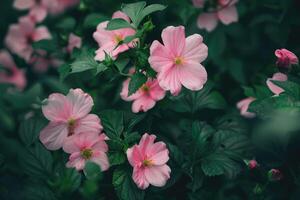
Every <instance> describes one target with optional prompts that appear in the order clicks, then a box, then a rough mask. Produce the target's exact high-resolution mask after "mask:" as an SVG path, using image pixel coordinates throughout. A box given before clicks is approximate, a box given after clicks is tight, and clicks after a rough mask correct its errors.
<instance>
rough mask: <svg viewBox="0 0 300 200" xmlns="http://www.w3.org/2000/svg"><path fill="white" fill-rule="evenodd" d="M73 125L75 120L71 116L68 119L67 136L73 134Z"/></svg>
mask: <svg viewBox="0 0 300 200" xmlns="http://www.w3.org/2000/svg"><path fill="white" fill-rule="evenodd" d="M75 126H76V120H75V119H73V118H70V119H69V120H68V136H71V135H73V134H74V130H75Z"/></svg>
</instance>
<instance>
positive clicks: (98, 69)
mask: <svg viewBox="0 0 300 200" xmlns="http://www.w3.org/2000/svg"><path fill="white" fill-rule="evenodd" d="M105 70H107V67H106V65H104V64H103V63H100V64H98V65H97V67H96V72H95V75H98V74H99V73H102V72H104V71H105Z"/></svg>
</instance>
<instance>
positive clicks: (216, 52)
mask: <svg viewBox="0 0 300 200" xmlns="http://www.w3.org/2000/svg"><path fill="white" fill-rule="evenodd" d="M208 46H209V48H208V55H209V56H210V57H212V58H214V59H215V58H218V56H220V55H221V54H222V53H223V52H224V50H225V47H226V36H225V33H224V31H214V32H213V34H211V35H210V37H209V45H208Z"/></svg>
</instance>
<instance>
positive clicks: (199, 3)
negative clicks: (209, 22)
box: [192, 0, 205, 8]
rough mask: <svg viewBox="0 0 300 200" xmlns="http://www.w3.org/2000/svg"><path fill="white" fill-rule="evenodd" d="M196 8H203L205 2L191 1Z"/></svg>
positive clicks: (201, 0)
mask: <svg viewBox="0 0 300 200" xmlns="http://www.w3.org/2000/svg"><path fill="white" fill-rule="evenodd" d="M192 1H193V4H194V6H195V7H196V8H203V7H204V3H205V0H192Z"/></svg>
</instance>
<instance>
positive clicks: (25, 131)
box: [19, 118, 46, 146]
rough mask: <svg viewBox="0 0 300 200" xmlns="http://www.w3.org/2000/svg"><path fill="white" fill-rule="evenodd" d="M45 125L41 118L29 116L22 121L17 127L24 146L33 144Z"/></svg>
mask: <svg viewBox="0 0 300 200" xmlns="http://www.w3.org/2000/svg"><path fill="white" fill-rule="evenodd" d="M45 125H46V123H45V121H44V120H42V119H41V118H30V119H28V120H26V121H23V122H22V123H21V125H20V129H19V135H20V138H21V140H22V142H23V143H24V144H25V145H26V146H30V145H31V144H33V143H34V142H35V141H36V140H37V138H38V135H39V134H40V132H41V130H42V129H43V128H44V127H45Z"/></svg>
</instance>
